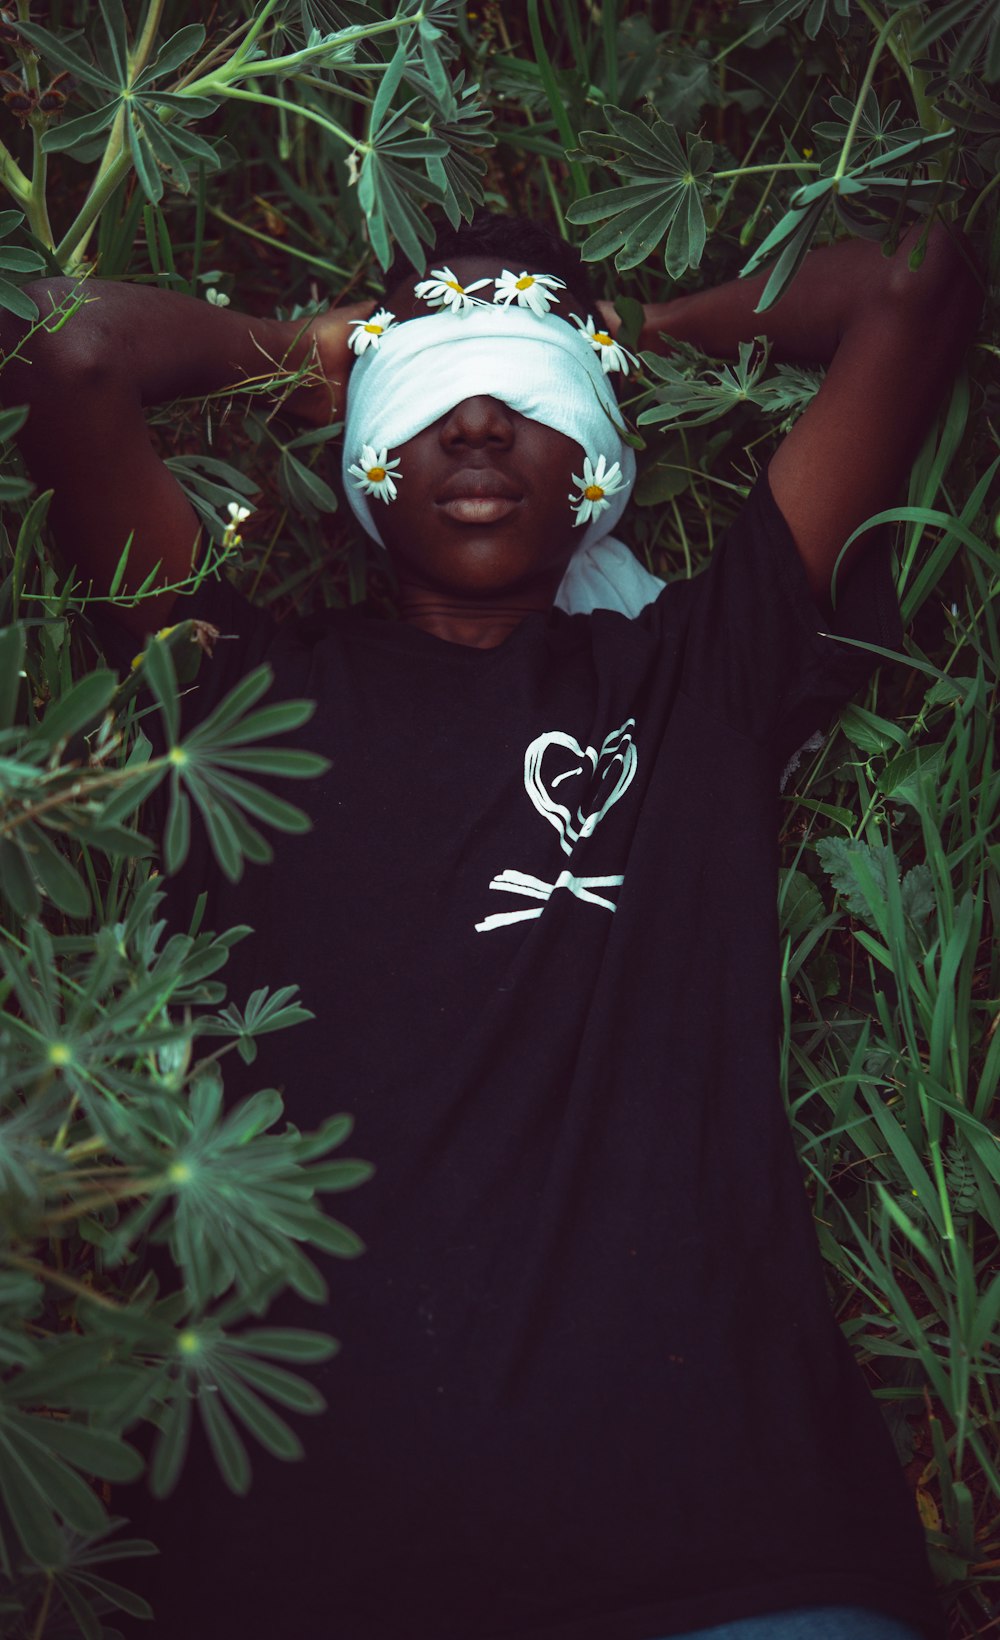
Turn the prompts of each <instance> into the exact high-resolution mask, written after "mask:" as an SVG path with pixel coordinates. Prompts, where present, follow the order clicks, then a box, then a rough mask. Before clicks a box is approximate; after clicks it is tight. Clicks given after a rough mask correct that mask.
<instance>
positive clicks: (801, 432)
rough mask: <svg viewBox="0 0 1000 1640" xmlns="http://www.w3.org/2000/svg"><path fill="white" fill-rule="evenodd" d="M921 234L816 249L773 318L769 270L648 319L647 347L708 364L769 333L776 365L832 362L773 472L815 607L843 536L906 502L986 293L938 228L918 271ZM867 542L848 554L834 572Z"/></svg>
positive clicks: (964, 255) (947, 233) (679, 301)
mask: <svg viewBox="0 0 1000 1640" xmlns="http://www.w3.org/2000/svg"><path fill="white" fill-rule="evenodd" d="M919 233H920V225H919V224H918V225H915V226H914V227H913V228H911V229H910V230H909V232H908V233H907V234H906V235H905V236H904V237H903V239H902V240H901V242H900V244H899V246H898V247H897V249H896V252H895V254H894V255H893V256H891V257H884V256H883V255H882V249H881V246H880V245H879V244H877V243H873V242H872V241H870V240H861V239H850V240H842V241H840V242H838V243H837V244H835V245H829V246H825V247H822V248H820V249H817V250H813V251H810V252H809V253H808V255H807V256H806V257H805V259H804V261H803V263H802V266H801V268H800V269H799V271H798V273H797V274H796V276H795V278H794V280H793V281H792V283H791V285H790V286H789V287H788V289H787V290H786V291H785V293H784V295H783V296H782V297H781V298H780V300H779V301H777V302H776V303H775V304H774V306H773V307H772V308H770V309H768V311H767V312H766V313H755V312H754V308H755V307H756V305H757V302H758V301H759V300H760V297H761V294H762V292H763V289H764V286H765V284H766V282H767V278H768V271H769V270H768V271H765V272H763V273H759V274H755V275H753V276H752V277H751V278H749V279H734V280H730V281H728V282H727V283H725V284H722V285H717V286H715V287H713V288H710V289H707V290H702V291H697V292H695V293H694V294H693V295H688V296H681V297H678V298H676V299H675V300H674V301H671V302H665V303H662V304H658V305H656V306H653V307H650V308H647V310H646V325H645V329H644V331H643V335H642V345H644V346H646V347H648V348H651V349H652V348H656V349H664V348H669V338H670V337H676V338H677V339H678V340H681V341H686V342H691V343H692V344H693V345H694V346H695V347H698V348H700V349H702V350H703V351H704V352H705V353H708V354H710V355H711V356H712V357H713V358H727V357H734V358H735V356H736V354H737V350H738V347H739V343H740V342H741V341H749V340H751V339H752V338H753V337H754V336H759V335H766V336H767V337H768V338H769V340H770V341H771V344H772V348H773V357H774V358H775V359H776V360H778V361H787V362H790V363H797V364H807V365H822V366H825V367H826V377H825V380H824V382H823V385H822V387H821V388H820V391H819V392H818V393H817V395H816V397H815V398H814V399H813V401H812V403H811V404H810V405H809V406H808V408H807V409H806V410H805V411H804V412H803V414H802V415H801V416H800V417H799V419H798V420H797V421H796V422H795V424H794V426H793V427H792V428H791V430H790V431H789V432H788V433H787V434H786V436H785V438H784V439H783V440H782V442H781V443H780V444H779V446H778V448H777V450H776V451H775V453H774V455H773V456H772V457H771V461H770V463H769V466H768V478H769V481H770V485H771V490H772V492H773V495H774V499H775V501H776V502H777V504H778V506H779V508H780V509H781V512H782V513H783V514H784V517H785V519H786V521H787V523H788V525H789V528H790V529H791V532H792V535H793V536H794V538H795V542H796V545H797V547H798V549H799V553H800V555H801V557H802V561H803V563H804V565H805V569H806V573H807V575H808V577H809V583H810V586H811V589H812V592H813V596H814V597H815V598H816V599H817V600H818V601H819V602H820V603H823V602H825V600H826V599H827V598H828V597H829V591H830V582H831V576H832V573H833V569H834V566H835V564H836V562H837V558H838V556H839V554H840V551H841V549H842V547H843V545H844V542H845V541H846V540H847V538H848V536H850V535H851V534H852V532H853V531H854V530H855V529H856V528H857V527H858V526H859V525H860V524H863V523H864V522H865V520H866V519H867V518H870V517H871V516H872V515H873V514H874V513H877V512H881V511H883V510H885V509H886V508H889V507H892V506H894V505H896V504H897V503H898V500H899V496H900V490H901V488H902V486H903V484H904V483H905V480H906V477H907V474H908V472H909V469H910V467H911V465H912V463H913V461H914V460H915V458H916V455H917V453H918V451H919V449H920V446H921V444H922V442H923V440H924V438H925V437H926V434H927V431H928V428H929V427H930V425H931V423H932V421H933V419H934V416H935V414H936V413H937V410H938V408H939V406H940V404H941V401H942V399H943V397H944V395H945V393H946V391H947V389H948V387H949V385H950V383H951V381H952V379H953V377H954V375H955V372H956V371H957V370H958V368H959V367H960V365H961V363H962V360H963V358H964V356H965V352H966V350H967V348H968V346H969V344H970V342H971V341H972V339H973V337H974V336H975V333H976V328H977V325H978V322H979V316H980V313H981V309H982V289H981V286H980V284H979V283H978V282H977V279H976V276H975V274H974V273H973V272H972V271H970V270H971V268H972V267H973V266H974V263H973V262H972V258H971V256H970V255H969V254H968V247H967V246H964V247H963V246H961V245H957V244H956V240H955V238H954V237H953V230H948V229H946V228H945V227H943V226H942V225H940V224H936V225H935V226H934V227H933V228H932V230H931V232H930V235H929V237H928V245H927V254H926V256H925V258H924V261H923V263H922V264H921V266H920V267H919V268H918V269H916V270H915V271H911V270H910V268H909V267H908V265H907V263H908V256H909V252H910V250H911V248H912V247H913V245H914V244H915V243H916V240H917V238H918V236H919ZM611 311H612V312H613V310H611ZM660 332H665V333H666V336H667V338H668V340H666V341H664V340H662V339H661V336H660ZM869 539H870V537H869V536H867V535H862V536H860V537H859V538H858V540H857V541H855V542H854V543H853V545H852V546H851V547H850V548H849V549H848V552H847V553H846V554H845V557H844V561H843V563H842V565H841V568H840V570H839V571H838V576H839V577H841V578H842V577H843V576H844V574H846V573H847V571H848V570H849V568H850V565H851V563H852V561H853V560H854V558H855V557H856V556H857V554H858V553H859V552H862V551H863V550H864V547H865V544H866V542H867V540H869Z"/></svg>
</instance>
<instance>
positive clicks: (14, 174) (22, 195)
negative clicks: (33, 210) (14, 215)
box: [0, 142, 31, 209]
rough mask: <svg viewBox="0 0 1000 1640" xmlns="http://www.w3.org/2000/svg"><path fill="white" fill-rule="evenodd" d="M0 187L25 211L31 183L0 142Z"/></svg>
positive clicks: (29, 196)
mask: <svg viewBox="0 0 1000 1640" xmlns="http://www.w3.org/2000/svg"><path fill="white" fill-rule="evenodd" d="M0 185H2V186H3V187H4V188H6V190H7V192H8V193H9V194H10V197H11V199H15V200H16V201H17V203H18V204H19V205H23V206H24V207H25V209H27V205H28V201H29V200H30V198H31V183H30V182H29V180H28V178H27V177H26V176H25V174H24V172H23V171H22V170H21V167H20V166H19V165H18V163H17V160H16V159H15V158H14V156H13V154H12V153H11V151H10V149H9V148H8V147H7V145H6V143H3V142H0Z"/></svg>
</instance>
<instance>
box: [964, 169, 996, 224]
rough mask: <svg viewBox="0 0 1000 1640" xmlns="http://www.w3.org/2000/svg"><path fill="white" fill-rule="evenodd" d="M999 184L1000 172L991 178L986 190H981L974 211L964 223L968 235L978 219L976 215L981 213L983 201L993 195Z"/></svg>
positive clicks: (972, 210)
mask: <svg viewBox="0 0 1000 1640" xmlns="http://www.w3.org/2000/svg"><path fill="white" fill-rule="evenodd" d="M998 183H1000V171H998V172H997V173H996V175H995V176H992V177H991V178H990V180H989V182H988V183H987V184H986V187H985V188H983V189H981V190H980V193H979V197H978V198H977V199H976V201H975V203H974V204H973V206H972V209H971V210H970V212H969V214H968V216H967V217H966V219H965V222H964V223H963V227H964V230H965V232H966V233H968V231H969V229H970V228H971V227H972V224H973V222H974V220H975V218H976V215H977V213H978V211H979V207H980V206H981V205H982V203H983V200H984V199H985V198H986V196H987V194H989V193H992V191H993V189H994V188H995V187H996V186H997V185H998Z"/></svg>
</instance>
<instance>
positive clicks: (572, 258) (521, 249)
mask: <svg viewBox="0 0 1000 1640" xmlns="http://www.w3.org/2000/svg"><path fill="white" fill-rule="evenodd" d="M463 256H469V257H473V256H476V257H491V258H495V259H496V260H497V261H498V262H505V263H507V265H508V266H509V267H511V268H512V269H513V267H514V262H517V263H518V264H519V268H523V267H527V268H528V271H529V272H530V273H551V274H554V275H555V277H556V278H557V279H562V280H563V281H564V282H565V284H566V288H567V290H570V291H572V292H573V294H574V295H575V296H579V297H581V298H582V299H583V301H584V302H585V303H586V304H587V306H588V308H589V309H590V310H591V311H592V312H593V311H594V309H595V303H596V302H597V293H596V291H595V290H594V286H593V284H592V283H591V279H590V273H589V270H588V268H587V265H586V263H585V262H584V260H583V258H582V257H581V255H580V252H579V251H578V250H577V248H576V246H575V245H571V244H569V243H568V241H567V240H565V239H563V238H562V236H561V235H560V234H559V233H558V232H557V231H556V228H555V227H554V226H553V225H552V224H550V223H547V222H539V221H537V220H536V219H534V218H533V217H527V216H518V215H516V214H515V213H514V212H510V213H501V212H499V211H487V210H478V211H477V212H476V213H475V215H474V216H473V218H472V221H471V222H460V223H459V225H458V227H457V228H453V227H452V226H451V223H450V222H445V223H444V224H443V225H442V226H441V227H440V228H439V229H438V232H437V234H436V236H435V239H434V243H433V245H431V246H430V248H429V250H428V252H427V258H426V266H425V268H424V270H423V271H424V273H426V272H427V271H428V270H429V269H430V268H431V267H440V266H441V264H442V263H447V262H451V261H453V260H454V261H457V260H458V259H459V257H463ZM529 264H530V266H529ZM514 271H519V269H518V270H514ZM420 277H422V275H420V274H415V273H414V268H413V264H412V262H411V261H410V259H409V257H408V256H405V255H404V254H403V253H402V252H397V254H396V257H395V260H394V261H393V264H392V266H391V267H390V269H389V271H388V273H387V274H386V276H385V289H386V290H387V291H390V290H393V289H394V288H395V287H396V285H401V284H404V283H405V282H406V281H407V280H408V279H413V278H420Z"/></svg>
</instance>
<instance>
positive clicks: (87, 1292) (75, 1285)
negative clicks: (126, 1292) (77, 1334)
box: [0, 1207, 122, 1314]
mask: <svg viewBox="0 0 1000 1640" xmlns="http://www.w3.org/2000/svg"><path fill="white" fill-rule="evenodd" d="M73 1211H74V1212H75V1211H76V1208H75V1207H74V1209H73ZM0 1259H2V1260H3V1262H4V1264H13V1265H14V1266H15V1267H16V1268H17V1269H18V1270H27V1271H28V1272H29V1273H30V1274H31V1275H33V1276H41V1277H42V1280H43V1281H51V1282H52V1284H53V1286H54V1287H65V1288H66V1289H67V1291H68V1292H71V1293H79V1294H82V1296H83V1297H85V1298H89V1299H92V1300H93V1302H94V1303H95V1304H99V1305H100V1306H101V1308H102V1309H103V1310H114V1311H115V1313H116V1314H117V1313H118V1311H119V1310H120V1309H121V1308H122V1306H121V1305H120V1304H116V1303H115V1301H114V1299H113V1298H105V1297H104V1296H103V1294H101V1293H96V1292H95V1291H94V1289H93V1287H88V1286H87V1285H86V1283H85V1282H82V1281H74V1279H73V1277H72V1276H66V1275H63V1274H62V1272H61V1271H60V1270H53V1269H51V1268H50V1267H49V1265H47V1264H39V1263H38V1262H37V1260H35V1259H31V1258H21V1257H20V1256H19V1254H17V1253H8V1252H6V1251H5V1250H4V1249H0Z"/></svg>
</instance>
